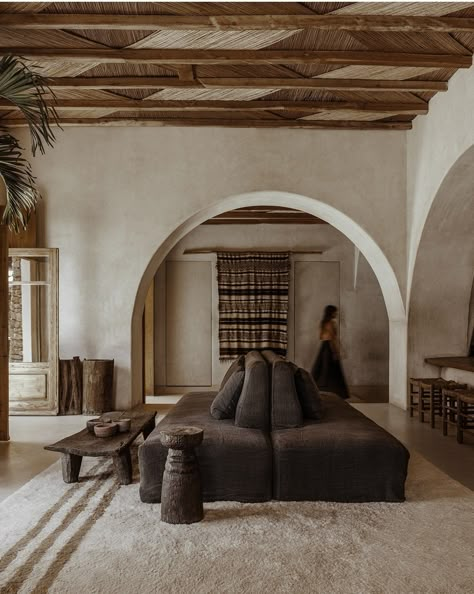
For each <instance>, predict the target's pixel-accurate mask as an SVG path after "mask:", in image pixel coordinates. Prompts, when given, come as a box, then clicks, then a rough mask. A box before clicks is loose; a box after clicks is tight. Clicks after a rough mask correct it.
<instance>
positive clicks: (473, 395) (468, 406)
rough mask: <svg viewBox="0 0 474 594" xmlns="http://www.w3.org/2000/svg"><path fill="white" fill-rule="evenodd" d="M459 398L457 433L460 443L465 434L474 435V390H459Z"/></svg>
mask: <svg viewBox="0 0 474 594" xmlns="http://www.w3.org/2000/svg"><path fill="white" fill-rule="evenodd" d="M457 394H458V398H457V406H458V414H457V432H456V439H457V441H458V443H462V442H463V440H464V433H470V434H471V435H474V390H472V389H471V390H459V391H458V393H457Z"/></svg>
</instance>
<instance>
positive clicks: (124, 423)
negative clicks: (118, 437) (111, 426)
mask: <svg viewBox="0 0 474 594" xmlns="http://www.w3.org/2000/svg"><path fill="white" fill-rule="evenodd" d="M115 423H116V424H117V425H118V428H119V429H118V430H119V433H126V432H127V431H130V426H131V424H132V419H117V420H116V421H115Z"/></svg>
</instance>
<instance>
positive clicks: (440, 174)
mask: <svg viewBox="0 0 474 594" xmlns="http://www.w3.org/2000/svg"><path fill="white" fill-rule="evenodd" d="M407 215H408V225H407V229H408V233H409V250H408V264H407V273H408V293H409V309H410V311H409V333H408V334H409V337H408V373H409V375H411V376H432V375H435V374H436V373H438V371H439V370H438V369H437V368H435V367H433V366H430V365H426V364H425V363H424V359H425V358H426V357H429V356H442V355H454V356H463V355H466V354H467V342H468V339H467V336H468V326H469V300H470V294H471V287H472V279H473V274H474V232H473V229H474V70H473V69H472V68H471V69H470V70H467V71H464V72H461V71H459V72H458V73H457V74H456V75H455V76H453V78H452V79H451V80H450V82H449V91H448V93H445V94H443V93H440V94H439V95H437V96H436V97H435V98H434V99H433V100H432V101H430V111H429V114H428V116H426V117H424V118H417V119H416V121H415V124H414V128H413V130H412V131H411V132H410V133H409V134H408V135H407Z"/></svg>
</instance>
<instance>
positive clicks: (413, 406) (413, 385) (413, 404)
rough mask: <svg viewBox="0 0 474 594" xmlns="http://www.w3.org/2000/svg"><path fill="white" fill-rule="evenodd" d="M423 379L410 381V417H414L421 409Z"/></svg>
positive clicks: (412, 378) (411, 379)
mask: <svg viewBox="0 0 474 594" xmlns="http://www.w3.org/2000/svg"><path fill="white" fill-rule="evenodd" d="M421 381H422V380H421V378H419V377H411V378H410V380H409V387H408V410H409V411H410V417H413V411H416V412H418V409H419V401H418V398H419V395H420V382H421Z"/></svg>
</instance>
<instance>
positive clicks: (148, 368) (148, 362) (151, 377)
mask: <svg viewBox="0 0 474 594" xmlns="http://www.w3.org/2000/svg"><path fill="white" fill-rule="evenodd" d="M154 286H155V282H154V280H153V281H152V282H151V285H150V288H149V289H148V293H147V295H146V300H145V312H144V324H143V325H144V329H143V334H144V353H143V354H144V382H143V385H144V388H145V394H144V396H151V395H153V394H154V393H155V349H154V347H155V322H154V310H155V304H154V300H155V291H154Z"/></svg>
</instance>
